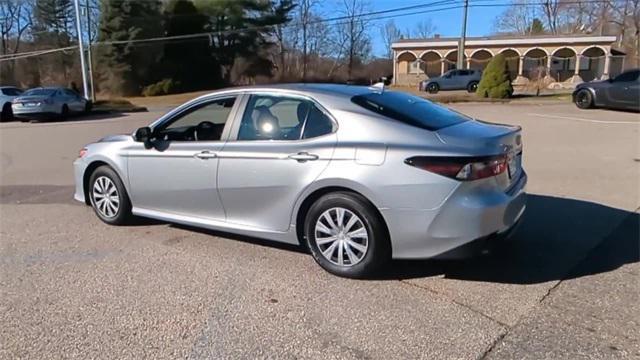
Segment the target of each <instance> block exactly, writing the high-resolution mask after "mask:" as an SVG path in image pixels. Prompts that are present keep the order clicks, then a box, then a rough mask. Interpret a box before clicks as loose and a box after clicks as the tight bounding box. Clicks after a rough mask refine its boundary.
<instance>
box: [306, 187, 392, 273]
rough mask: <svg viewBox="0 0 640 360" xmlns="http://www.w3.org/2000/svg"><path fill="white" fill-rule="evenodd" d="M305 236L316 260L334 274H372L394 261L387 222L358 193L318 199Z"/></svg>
mask: <svg viewBox="0 0 640 360" xmlns="http://www.w3.org/2000/svg"><path fill="white" fill-rule="evenodd" d="M304 233H305V235H306V241H307V246H308V247H309V250H310V251H311V255H312V256H313V258H314V259H315V261H316V262H317V263H318V264H319V265H320V266H321V267H322V268H323V269H325V270H326V271H328V272H330V273H332V274H334V275H338V276H343V277H349V278H362V277H365V276H368V275H372V274H374V273H375V272H377V271H379V270H380V269H381V268H382V267H383V266H384V264H385V263H386V262H387V261H388V260H389V258H390V246H389V236H388V234H387V231H386V228H385V226H384V224H383V220H382V219H381V217H380V215H379V214H378V213H377V212H376V211H375V209H374V208H373V206H372V205H371V204H370V203H369V202H368V201H366V199H364V198H362V197H361V196H359V195H357V194H353V193H349V192H336V193H330V194H327V195H324V196H323V197H321V198H320V199H318V200H317V201H316V202H315V203H314V204H313V205H312V206H311V208H310V209H309V213H308V214H307V217H306V220H305V224H304Z"/></svg>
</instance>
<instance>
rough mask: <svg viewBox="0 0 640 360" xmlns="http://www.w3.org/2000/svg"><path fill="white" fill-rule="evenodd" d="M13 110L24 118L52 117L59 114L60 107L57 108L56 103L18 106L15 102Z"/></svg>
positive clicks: (17, 115)
mask: <svg viewBox="0 0 640 360" xmlns="http://www.w3.org/2000/svg"><path fill="white" fill-rule="evenodd" d="M11 110H12V111H13V115H14V116H16V117H22V118H50V117H54V116H58V115H59V109H56V108H55V105H41V106H18V105H16V104H14V105H13V106H11Z"/></svg>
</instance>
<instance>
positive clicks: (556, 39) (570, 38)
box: [392, 34, 616, 48]
mask: <svg viewBox="0 0 640 360" xmlns="http://www.w3.org/2000/svg"><path fill="white" fill-rule="evenodd" d="M459 39H460V38H459V37H432V38H427V39H400V40H398V41H396V42H394V43H393V44H392V47H394V48H402V47H411V46H416V47H418V46H425V45H431V46H452V45H455V44H457V42H458V41H459ZM615 41H616V37H615V36H610V35H589V34H569V35H533V36H522V35H519V36H514V35H496V36H477V37H476V36H474V37H467V38H466V39H465V43H467V44H469V45H472V46H473V45H493V44H495V45H510V44H514V45H515V44H537V45H543V44H556V43H613V42H615Z"/></svg>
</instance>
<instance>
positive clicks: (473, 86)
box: [467, 81, 478, 93]
mask: <svg viewBox="0 0 640 360" xmlns="http://www.w3.org/2000/svg"><path fill="white" fill-rule="evenodd" d="M476 90H478V82H477V81H472V82H470V83H469V85H467V92H470V93H474V92H476Z"/></svg>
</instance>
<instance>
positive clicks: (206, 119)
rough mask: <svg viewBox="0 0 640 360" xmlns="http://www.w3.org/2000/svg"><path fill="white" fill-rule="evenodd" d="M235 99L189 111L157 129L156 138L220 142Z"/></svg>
mask: <svg viewBox="0 0 640 360" xmlns="http://www.w3.org/2000/svg"><path fill="white" fill-rule="evenodd" d="M235 100H236V98H235V97H229V98H224V99H218V100H213V101H210V102H206V103H204V104H201V105H199V106H196V107H194V108H192V109H189V110H187V111H186V112H185V113H182V114H180V115H178V116H176V117H175V118H173V119H171V120H169V121H168V122H166V123H164V124H162V125H160V126H159V127H158V128H157V129H155V134H156V137H158V138H161V139H164V140H174V141H218V140H220V138H221V137H222V131H223V130H224V127H225V124H226V123H227V119H228V118H229V114H230V113H231V109H232V108H233V104H234V103H235Z"/></svg>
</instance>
